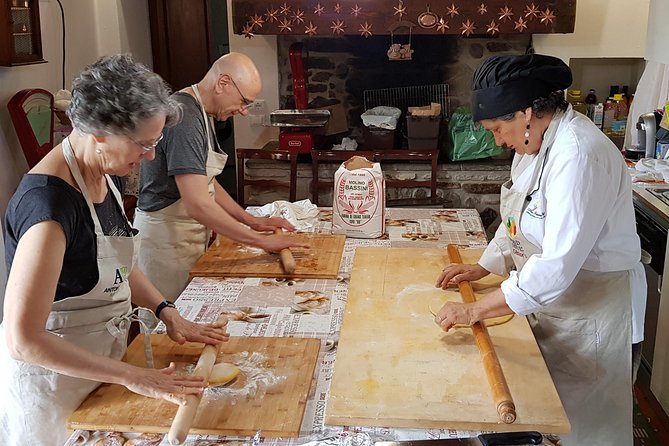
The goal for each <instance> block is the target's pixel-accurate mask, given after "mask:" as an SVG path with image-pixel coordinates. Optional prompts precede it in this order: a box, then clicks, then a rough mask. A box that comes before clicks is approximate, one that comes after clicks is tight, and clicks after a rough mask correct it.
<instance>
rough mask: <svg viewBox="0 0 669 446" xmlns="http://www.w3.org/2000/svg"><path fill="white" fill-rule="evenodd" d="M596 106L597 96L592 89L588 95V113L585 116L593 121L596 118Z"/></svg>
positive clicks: (586, 98)
mask: <svg viewBox="0 0 669 446" xmlns="http://www.w3.org/2000/svg"><path fill="white" fill-rule="evenodd" d="M595 104H597V95H596V94H595V90H594V88H591V89H590V91H589V92H588V95H587V96H586V97H585V107H586V111H587V113H586V114H585V115H586V116H587V117H588V118H590V119H592V120H593V121H594V116H595Z"/></svg>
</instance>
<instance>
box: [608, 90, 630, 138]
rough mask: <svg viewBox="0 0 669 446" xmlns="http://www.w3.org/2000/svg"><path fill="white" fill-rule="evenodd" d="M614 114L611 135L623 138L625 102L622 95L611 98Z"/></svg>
mask: <svg viewBox="0 0 669 446" xmlns="http://www.w3.org/2000/svg"><path fill="white" fill-rule="evenodd" d="M613 103H614V108H615V113H614V117H613V122H612V123H611V134H612V135H615V136H625V128H626V127H627V101H626V100H625V96H624V95H623V94H616V95H615V96H613Z"/></svg>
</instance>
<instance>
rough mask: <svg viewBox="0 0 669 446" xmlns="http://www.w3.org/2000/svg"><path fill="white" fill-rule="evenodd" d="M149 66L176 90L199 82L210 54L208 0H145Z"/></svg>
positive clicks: (208, 63) (209, 1)
mask: <svg viewBox="0 0 669 446" xmlns="http://www.w3.org/2000/svg"><path fill="white" fill-rule="evenodd" d="M149 19H150V23H151V45H152V48H153V69H154V71H155V72H156V73H158V74H160V75H161V76H162V77H163V79H165V81H166V82H167V83H168V84H170V86H171V87H172V89H173V90H180V89H181V88H184V87H186V86H188V85H191V84H193V83H196V82H199V81H200V80H201V79H202V77H203V76H204V74H205V73H206V72H207V70H208V69H209V66H210V65H211V63H212V62H213V60H212V58H211V54H212V52H211V50H210V49H211V34H210V31H211V29H210V26H211V0H149Z"/></svg>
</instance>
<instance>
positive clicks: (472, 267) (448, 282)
mask: <svg viewBox="0 0 669 446" xmlns="http://www.w3.org/2000/svg"><path fill="white" fill-rule="evenodd" d="M488 274H490V271H488V270H487V269H485V268H483V267H482V266H481V265H479V264H478V263H475V264H468V263H451V264H450V265H448V266H447V267H446V268H444V269H443V270H442V271H441V274H439V277H437V283H436V285H435V286H436V287H437V288H441V289H442V290H445V289H446V288H448V287H449V286H453V285H457V284H458V282H462V281H463V280H468V281H470V282H473V281H474V280H479V279H481V278H483V277H485V276H487V275H488Z"/></svg>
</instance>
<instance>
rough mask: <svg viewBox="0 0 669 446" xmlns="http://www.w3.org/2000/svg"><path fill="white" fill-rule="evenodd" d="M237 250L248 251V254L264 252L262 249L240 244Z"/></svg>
mask: <svg viewBox="0 0 669 446" xmlns="http://www.w3.org/2000/svg"><path fill="white" fill-rule="evenodd" d="M237 251H239V252H248V253H249V254H265V250H264V249H260V248H255V247H253V246H240V247H239V248H237Z"/></svg>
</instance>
